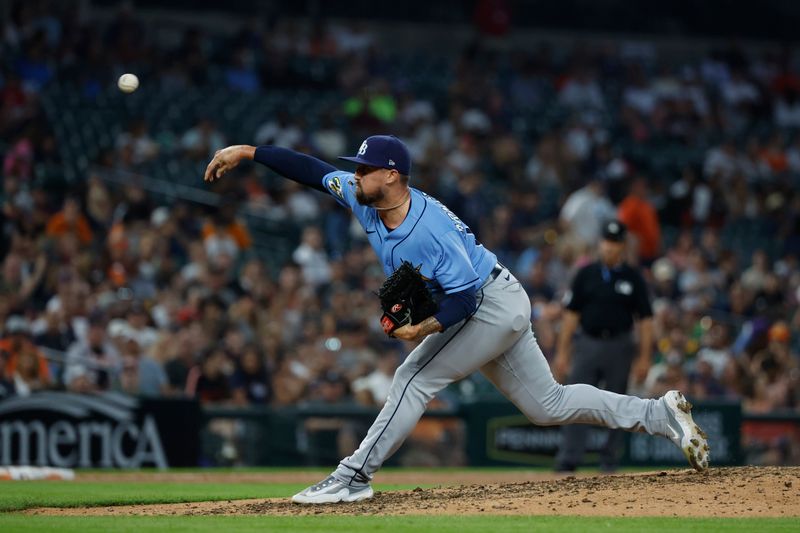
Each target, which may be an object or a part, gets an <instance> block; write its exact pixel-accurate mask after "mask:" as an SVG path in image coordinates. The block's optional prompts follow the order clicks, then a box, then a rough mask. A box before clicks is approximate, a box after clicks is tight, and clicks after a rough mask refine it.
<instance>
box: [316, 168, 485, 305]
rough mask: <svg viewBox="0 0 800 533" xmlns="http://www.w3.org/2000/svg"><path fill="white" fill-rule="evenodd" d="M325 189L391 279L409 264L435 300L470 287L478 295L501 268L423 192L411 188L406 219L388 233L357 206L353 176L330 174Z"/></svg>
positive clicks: (449, 213) (374, 213)
mask: <svg viewBox="0 0 800 533" xmlns="http://www.w3.org/2000/svg"><path fill="white" fill-rule="evenodd" d="M322 185H323V186H324V187H325V188H326V189H327V190H328V192H330V193H331V195H333V197H334V198H336V201H338V202H339V203H340V204H341V205H343V206H344V207H348V208H350V209H351V210H352V211H353V213H354V214H355V216H356V218H357V219H358V221H359V222H360V223H361V225H362V226H363V227H364V230H365V231H366V232H367V238H368V239H369V242H370V244H371V245H372V248H373V249H374V250H375V253H376V254H377V255H378V258H379V259H380V261H381V266H382V267H383V271H384V272H385V273H386V275H387V276H389V275H390V274H391V273H392V272H394V271H395V269H397V267H399V266H400V264H401V263H402V262H403V261H408V262H410V263H411V264H412V265H414V266H415V267H420V273H421V274H422V275H423V276H424V277H425V278H426V279H427V280H429V283H428V284H429V287H430V289H431V290H432V291H433V292H434V294H436V293H439V294H441V293H444V294H451V293H454V292H460V291H463V290H466V289H468V288H470V287H472V288H473V289H475V290H477V289H479V288H480V286H481V284H482V283H483V281H484V280H485V279H486V278H487V277H488V276H489V274H490V273H491V271H492V269H493V268H494V266H495V265H496V264H497V257H496V256H495V255H494V254H493V253H492V252H490V251H489V250H487V249H486V248H484V247H483V246H482V245H481V244H479V243H478V242H477V241H476V240H475V235H473V233H472V231H470V229H469V227H468V226H467V225H466V224H464V223H463V222H462V221H461V220H460V219H459V218H458V217H457V216H456V215H455V214H454V213H453V212H452V211H450V210H449V209H448V208H447V207H445V206H444V205H443V204H442V203H441V202H440V201H438V200H436V199H435V198H433V197H432V196H429V195H427V194H425V193H424V192H422V191H419V190H417V189H414V188H410V190H411V206H410V208H409V210H408V215H406V218H405V220H404V221H403V223H402V224H400V226H398V227H397V228H395V229H393V230H391V231H390V230H388V229H387V228H386V226H385V225H384V224H383V222H382V221H381V219H380V217H379V216H378V212H377V211H376V210H375V209H373V208H371V207H369V206H365V205H360V204H359V203H358V201H357V200H356V182H355V177H354V175H353V173H352V172H344V171H340V170H337V171H336V172H331V173H330V174H327V175H325V177H324V178H322Z"/></svg>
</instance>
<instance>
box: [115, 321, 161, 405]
mask: <svg viewBox="0 0 800 533" xmlns="http://www.w3.org/2000/svg"><path fill="white" fill-rule="evenodd" d="M118 328H119V329H118V330H117V331H116V332H115V333H116V335H112V337H114V338H115V339H116V343H117V344H116V345H117V346H118V347H119V350H120V352H121V356H122V370H121V373H120V375H119V378H118V382H117V383H116V387H115V388H116V389H118V390H121V391H122V392H126V393H128V394H133V395H141V396H161V395H163V394H166V393H167V392H168V388H167V376H166V373H165V372H164V369H163V367H162V366H161V364H160V363H159V362H158V361H156V360H155V359H153V358H152V357H150V356H149V355H147V354H146V353H145V352H144V348H143V347H142V346H141V344H140V343H139V340H138V338H137V334H136V332H135V331H134V330H133V329H131V328H130V326H128V325H127V324H125V323H121V324H120V325H119V326H118Z"/></svg>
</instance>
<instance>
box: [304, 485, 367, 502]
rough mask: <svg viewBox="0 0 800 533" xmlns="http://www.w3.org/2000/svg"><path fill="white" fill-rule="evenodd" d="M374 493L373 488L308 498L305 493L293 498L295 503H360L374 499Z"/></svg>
mask: <svg viewBox="0 0 800 533" xmlns="http://www.w3.org/2000/svg"><path fill="white" fill-rule="evenodd" d="M373 495H374V492H373V491H372V487H370V488H369V489H368V490H364V491H361V492H356V493H354V494H350V491H349V490H347V489H342V490H340V491H339V492H334V493H332V494H316V495H314V496H307V495H305V494H303V493H299V494H295V495H294V496H292V502H293V503H303V504H314V503H339V502H346V503H352V502H360V501H361V500H368V499H370V498H372V496H373Z"/></svg>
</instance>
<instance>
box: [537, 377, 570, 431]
mask: <svg viewBox="0 0 800 533" xmlns="http://www.w3.org/2000/svg"><path fill="white" fill-rule="evenodd" d="M564 392H565V387H564V385H561V384H559V383H556V382H555V381H553V385H552V387H550V388H549V390H548V391H547V392H546V393H545V394H543V395H542V396H541V400H540V401H539V402H537V403H536V407H535V409H534V410H533V412H532V413H530V414H529V415H528V416H530V417H531V419H532V421H533V422H534V423H536V424H538V425H540V426H555V425H558V424H561V423H563V422H564V409H563V406H562V401H563V399H564Z"/></svg>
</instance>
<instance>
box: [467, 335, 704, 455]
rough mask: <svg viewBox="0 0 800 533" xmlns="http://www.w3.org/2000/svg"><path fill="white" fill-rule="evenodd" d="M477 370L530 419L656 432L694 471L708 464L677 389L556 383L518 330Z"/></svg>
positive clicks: (531, 338)
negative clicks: (626, 390) (652, 392)
mask: <svg viewBox="0 0 800 533" xmlns="http://www.w3.org/2000/svg"><path fill="white" fill-rule="evenodd" d="M481 372H483V374H484V375H485V376H486V377H487V378H488V379H489V380H490V381H491V382H492V383H493V384H494V385H495V386H496V387H497V388H498V389H500V391H501V392H503V394H505V395H506V397H507V398H508V399H509V400H511V401H512V402H513V403H514V404H515V405H516V406H517V407H518V408H519V409H520V410H521V411H522V413H523V414H525V416H527V417H528V418H529V419H530V420H531V421H532V422H533V423H535V424H538V425H543V426H546V425H556V424H572V423H584V424H595V425H600V426H605V427H608V428H613V429H616V428H620V429H625V430H627V431H642V432H646V433H649V434H651V435H661V436H664V437H667V438H669V439H670V440H671V441H672V442H673V443H675V445H676V446H678V447H679V448H680V449H681V450H682V451H683V453H684V455H685V456H686V457H687V459H688V460H689V462H690V463H691V464H692V466H693V467H694V468H695V469H696V470H699V471H705V470H707V469H708V456H709V447H708V442H707V439H706V435H705V434H704V433H703V431H702V430H701V429H700V428H699V427H698V426H697V424H695V423H694V421H693V419H692V415H691V404H689V403H688V402H687V401H686V400H685V399H684V397H683V395H682V394H681V393H680V392H678V391H670V392H668V393H667V394H665V395H664V396H663V397H662V398H660V399H657V400H654V399H643V398H637V397H635V396H626V395H623V394H616V393H613V392H608V391H603V390H600V389H597V388H595V387H592V386H591V385H560V384H558V383H557V382H556V381H555V380H554V379H553V375H552V373H551V372H550V367H549V365H548V364H547V360H546V359H545V358H544V355H543V354H542V352H541V350H540V349H539V346H538V345H537V343H536V339H535V338H534V336H533V333H532V332H526V333H525V334H523V335H522V337H520V339H519V340H518V341H517V343H515V344H514V345H513V346H512V347H511V348H510V349H509V350H507V351H506V352H505V353H504V354H503V355H501V356H499V357H497V358H496V359H494V360H493V361H490V362H489V363H487V364H486V365H484V366H483V367H481Z"/></svg>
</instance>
